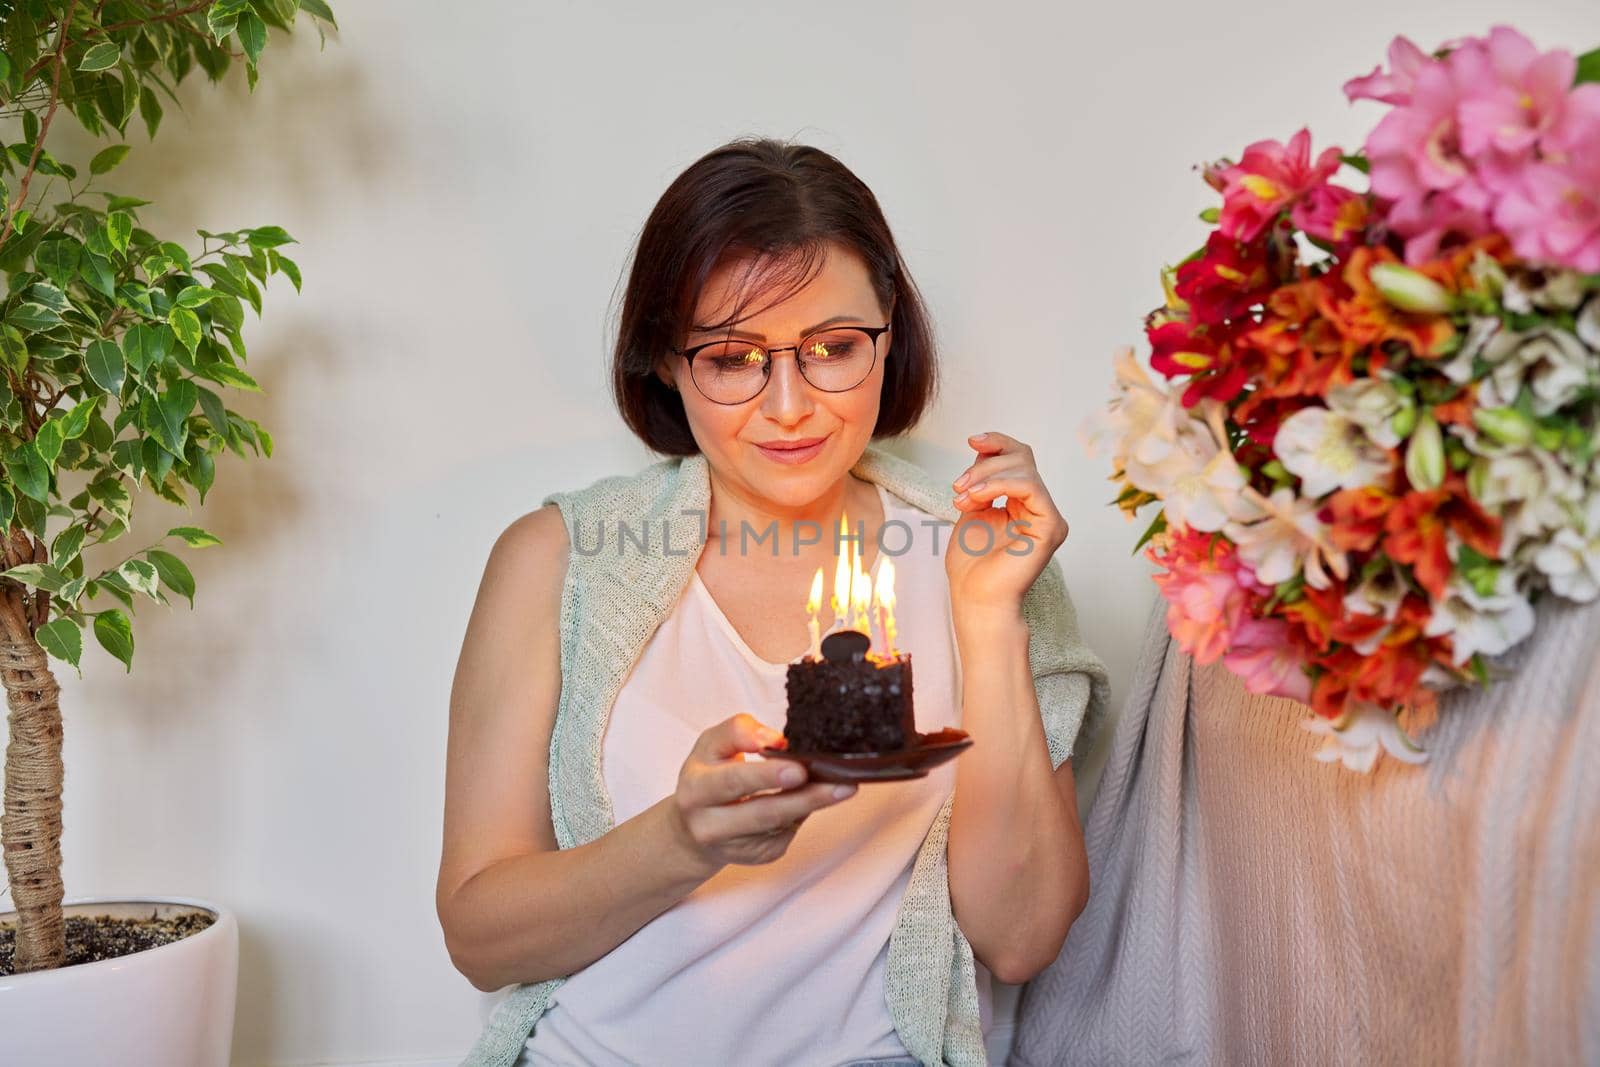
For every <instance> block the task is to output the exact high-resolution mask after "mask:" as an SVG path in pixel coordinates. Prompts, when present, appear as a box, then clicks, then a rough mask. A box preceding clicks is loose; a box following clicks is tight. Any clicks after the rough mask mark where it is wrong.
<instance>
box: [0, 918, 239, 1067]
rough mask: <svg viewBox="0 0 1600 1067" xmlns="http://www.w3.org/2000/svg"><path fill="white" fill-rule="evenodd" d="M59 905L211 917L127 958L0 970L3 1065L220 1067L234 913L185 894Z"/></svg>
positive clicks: (232, 971)
mask: <svg viewBox="0 0 1600 1067" xmlns="http://www.w3.org/2000/svg"><path fill="white" fill-rule="evenodd" d="M62 911H63V912H65V914H66V915H69V916H89V915H111V916H114V917H116V918H123V919H125V918H137V917H147V916H149V915H150V914H151V913H152V912H153V913H155V914H156V915H158V916H160V917H162V918H168V917H171V916H174V915H184V914H191V913H194V912H201V913H209V914H212V915H215V916H216V921H215V922H213V923H212V924H211V925H210V926H208V927H206V928H205V929H204V930H202V931H200V932H199V933H198V934H191V935H190V936H188V937H186V938H183V939H182V940H181V941H173V942H171V943H169V944H165V945H162V946H160V947H158V948H152V949H145V950H144V951H142V952H135V953H133V954H132V955H128V956H119V957H117V958H116V959H110V960H99V961H97V962H95V963H80V964H76V965H74V966H71V967H58V968H55V969H53V970H47V971H29V972H27V973H26V974H17V975H0V1061H4V1062H5V1063H15V1064H30V1065H31V1064H40V1065H43V1064H50V1065H52V1067H58V1065H59V1067H91V1065H103V1064H112V1063H114V1064H117V1065H118V1067H227V1064H228V1057H229V1054H230V1052H231V1049H232V1045H233V1006H234V994H235V991H236V989H237V987H238V982H239V924H238V921H237V920H236V919H235V918H234V916H233V913H232V912H231V911H229V910H228V909H226V908H222V907H219V906H217V905H215V904H211V903H208V902H206V901H203V900H191V899H188V898H186V897H151V898H149V899H147V900H146V899H139V898H134V899H131V900H130V899H123V900H100V899H90V900H78V901H68V902H67V903H65V904H63V905H62ZM16 918H17V917H16V913H15V912H6V913H4V914H3V915H0V921H8V922H13V923H14V922H16Z"/></svg>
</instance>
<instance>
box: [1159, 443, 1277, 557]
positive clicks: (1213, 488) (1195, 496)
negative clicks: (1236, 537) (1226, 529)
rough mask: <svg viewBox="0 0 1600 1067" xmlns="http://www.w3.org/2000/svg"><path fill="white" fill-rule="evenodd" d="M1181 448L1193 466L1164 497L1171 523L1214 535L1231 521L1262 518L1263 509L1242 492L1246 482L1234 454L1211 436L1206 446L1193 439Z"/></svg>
mask: <svg viewBox="0 0 1600 1067" xmlns="http://www.w3.org/2000/svg"><path fill="white" fill-rule="evenodd" d="M1182 447H1184V448H1186V449H1188V450H1189V452H1190V458H1191V463H1190V464H1189V466H1188V467H1187V468H1186V469H1185V470H1184V472H1183V473H1181V474H1178V475H1176V476H1175V477H1174V478H1173V479H1172V481H1171V483H1170V484H1169V485H1168V486H1167V491H1166V492H1165V493H1164V494H1163V495H1162V498H1161V499H1162V506H1163V507H1164V508H1165V510H1166V513H1167V521H1168V522H1169V523H1171V524H1173V525H1176V526H1187V527H1189V528H1190V529H1192V530H1200V531H1203V532H1205V533H1212V532H1214V531H1217V530H1220V529H1222V527H1223V526H1224V525H1225V524H1226V523H1228V522H1230V521H1248V520H1250V519H1255V518H1259V517H1260V516H1261V509H1260V508H1258V507H1256V506H1255V505H1254V504H1253V503H1251V502H1250V499H1249V498H1248V497H1247V496H1246V495H1245V494H1244V492H1243V490H1244V487H1245V485H1246V484H1247V480H1246V478H1245V476H1244V472H1243V471H1241V470H1240V469H1239V464H1238V463H1237V462H1236V461H1235V460H1234V458H1233V453H1231V452H1229V451H1228V450H1227V449H1225V448H1221V447H1219V446H1218V445H1217V443H1216V442H1215V441H1214V440H1212V439H1211V438H1210V437H1207V438H1206V439H1205V444H1204V445H1200V444H1198V442H1195V441H1192V440H1191V441H1190V442H1188V443H1186V444H1184V445H1183V446H1182ZM1207 449H1209V455H1207V454H1206V450H1207Z"/></svg>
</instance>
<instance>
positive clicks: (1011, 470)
mask: <svg viewBox="0 0 1600 1067" xmlns="http://www.w3.org/2000/svg"><path fill="white" fill-rule="evenodd" d="M1036 473H1038V472H1037V471H1034V469H1033V468H1032V467H1031V466H1029V465H1028V464H1027V463H1025V462H1023V461H1022V459H1021V458H1020V457H1018V456H1014V455H1011V454H1009V453H1007V454H1005V455H999V456H984V457H983V458H982V459H978V460H975V461H973V464H972V466H970V467H968V468H967V469H966V470H964V471H962V472H961V475H960V476H959V477H958V478H956V480H955V481H953V482H951V483H950V488H951V489H953V490H954V491H956V492H958V493H959V492H960V491H961V490H963V489H965V488H966V487H967V486H969V485H971V484H972V483H974V482H981V481H984V480H985V479H988V478H997V477H1000V476H1001V475H1005V474H1016V475H1026V474H1036Z"/></svg>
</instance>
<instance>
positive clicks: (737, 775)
mask: <svg viewBox="0 0 1600 1067" xmlns="http://www.w3.org/2000/svg"><path fill="white" fill-rule="evenodd" d="M805 780H806V769H805V767H803V766H801V765H800V764H799V763H797V762H795V761H794V760H788V759H761V760H754V761H751V760H736V759H734V760H727V761H725V762H722V763H714V764H712V765H711V766H709V767H707V768H705V769H704V770H702V771H701V772H700V773H699V774H696V775H695V776H694V777H693V779H692V780H691V781H690V783H689V786H688V789H689V794H690V800H691V801H692V802H693V803H695V804H698V805H700V806H701V807H707V808H709V807H712V806H714V805H717V804H732V803H733V802H734V801H736V800H738V799H739V798H741V797H746V796H749V795H750V794H752V793H760V792H762V791H763V790H767V789H793V788H794V787H795V786H798V785H801V784H803V783H804V782H805Z"/></svg>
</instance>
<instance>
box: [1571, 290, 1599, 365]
mask: <svg viewBox="0 0 1600 1067" xmlns="http://www.w3.org/2000/svg"><path fill="white" fill-rule="evenodd" d="M1575 329H1576V330H1577V331H1578V340H1580V341H1582V342H1583V343H1584V344H1586V345H1588V346H1589V347H1590V348H1591V349H1593V350H1595V351H1596V352H1600V296H1593V297H1590V298H1589V302H1588V303H1587V304H1585V305H1583V310H1582V311H1580V312H1578V322H1577V325H1576V326H1575Z"/></svg>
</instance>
